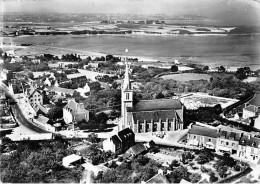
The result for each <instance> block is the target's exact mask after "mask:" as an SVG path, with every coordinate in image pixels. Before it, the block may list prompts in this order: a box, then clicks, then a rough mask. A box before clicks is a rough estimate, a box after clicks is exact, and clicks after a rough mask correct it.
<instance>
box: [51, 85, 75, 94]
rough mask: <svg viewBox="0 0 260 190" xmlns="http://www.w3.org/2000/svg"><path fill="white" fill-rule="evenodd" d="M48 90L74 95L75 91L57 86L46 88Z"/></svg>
mask: <svg viewBox="0 0 260 190" xmlns="http://www.w3.org/2000/svg"><path fill="white" fill-rule="evenodd" d="M46 88H47V89H48V90H50V91H54V92H61V93H64V94H71V95H72V94H73V93H74V91H75V90H73V89H67V88H60V87H57V86H47V87H46Z"/></svg>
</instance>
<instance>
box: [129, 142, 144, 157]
mask: <svg viewBox="0 0 260 190" xmlns="http://www.w3.org/2000/svg"><path fill="white" fill-rule="evenodd" d="M146 150H147V148H146V147H145V146H144V144H143V143H138V144H136V145H134V146H132V147H131V148H129V149H128V150H127V151H126V152H127V153H129V154H130V155H131V156H132V157H136V156H138V155H140V154H142V153H144V152H145V151H146Z"/></svg>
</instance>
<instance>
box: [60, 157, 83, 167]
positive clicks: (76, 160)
mask: <svg viewBox="0 0 260 190" xmlns="http://www.w3.org/2000/svg"><path fill="white" fill-rule="evenodd" d="M83 163H84V160H83V158H82V156H79V155H76V154H71V155H69V156H66V157H64V158H63V159H62V165H63V166H64V167H66V168H74V167H75V166H76V165H77V164H83Z"/></svg>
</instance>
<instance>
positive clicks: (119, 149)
mask: <svg viewBox="0 0 260 190" xmlns="http://www.w3.org/2000/svg"><path fill="white" fill-rule="evenodd" d="M134 144H135V134H134V133H133V131H132V130H131V129H129V128H125V129H123V130H121V131H119V132H118V134H116V135H112V136H111V137H110V138H108V139H106V140H105V141H103V149H104V150H105V151H109V150H110V151H112V152H113V153H115V154H122V153H124V152H126V151H127V150H128V149H129V148H130V147H132V146H134Z"/></svg>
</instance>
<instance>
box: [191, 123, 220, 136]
mask: <svg viewBox="0 0 260 190" xmlns="http://www.w3.org/2000/svg"><path fill="white" fill-rule="evenodd" d="M188 133H190V134H195V135H201V136H206V137H213V138H217V137H218V131H217V130H216V129H210V128H208V127H202V126H199V125H196V124H195V125H193V126H192V128H191V129H190V130H189V132H188Z"/></svg>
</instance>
